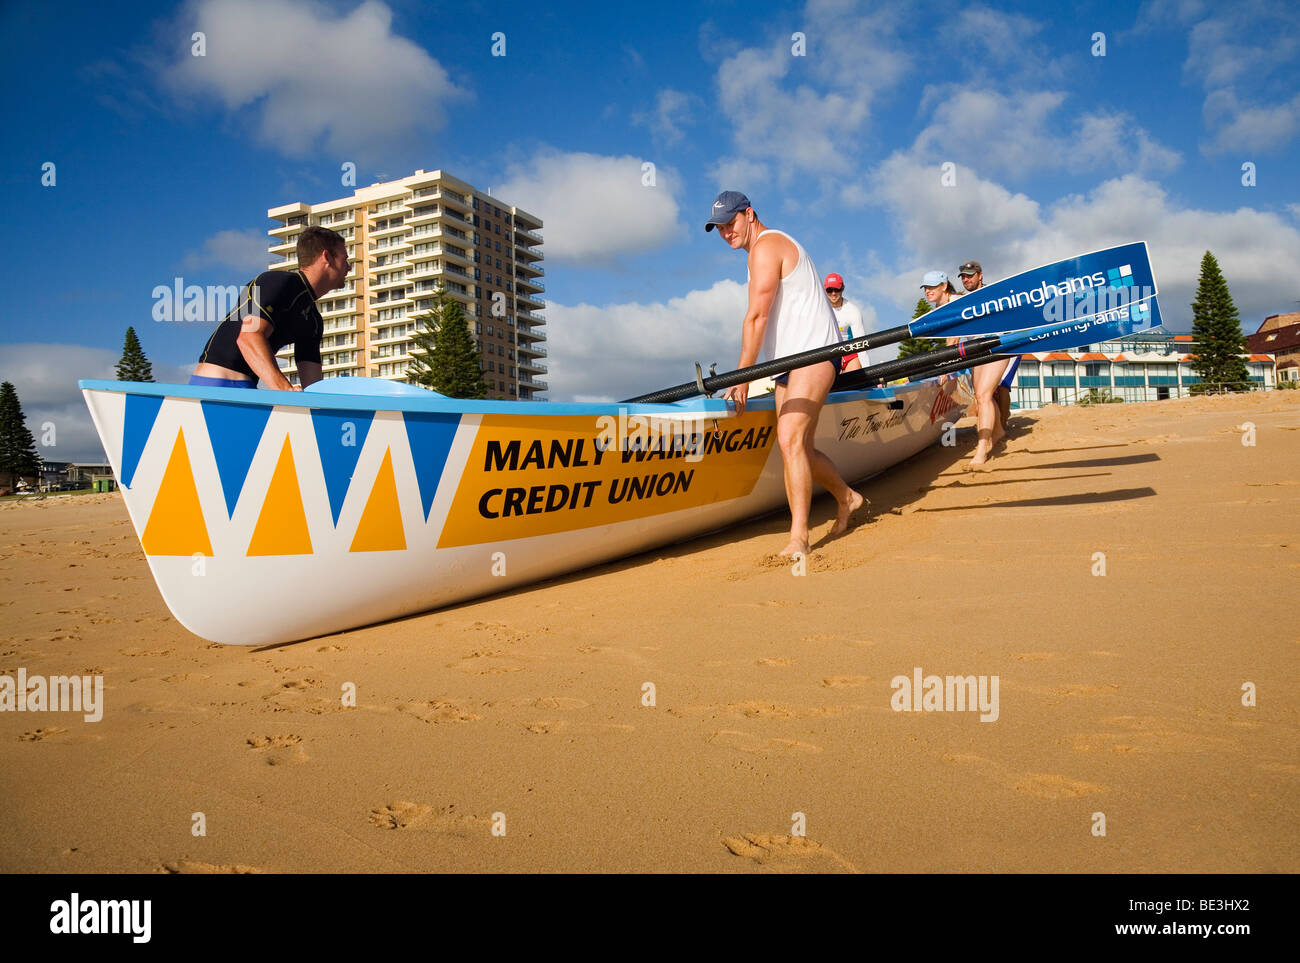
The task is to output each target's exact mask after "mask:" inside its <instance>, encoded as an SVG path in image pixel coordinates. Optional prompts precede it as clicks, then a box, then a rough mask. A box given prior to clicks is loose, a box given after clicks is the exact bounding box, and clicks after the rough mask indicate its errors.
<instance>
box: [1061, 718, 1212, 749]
mask: <svg viewBox="0 0 1300 963" xmlns="http://www.w3.org/2000/svg"><path fill="white" fill-rule="evenodd" d="M1102 723H1103V724H1104V725H1107V726H1109V727H1110V731H1108V732H1086V733H1081V734H1080V735H1077V736H1074V737H1073V739H1072V740H1071V745H1072V747H1073V748H1074V750H1075V751H1076V752H1103V751H1104V752H1112V753H1115V754H1116V755H1126V754H1128V753H1130V752H1209V751H1212V750H1216V749H1220V750H1222V749H1231V748H1233V747H1234V746H1236V745H1237V743H1236V742H1235V741H1234V740H1232V739H1225V738H1223V737H1222V736H1213V735H1201V734H1197V733H1194V732H1188V731H1187V729H1186V728H1184V727H1183V726H1181V725H1179V723H1177V722H1176V721H1174V720H1172V719H1161V718H1158V717H1156V716H1110V717H1109V718H1106V719H1103V720H1102Z"/></svg>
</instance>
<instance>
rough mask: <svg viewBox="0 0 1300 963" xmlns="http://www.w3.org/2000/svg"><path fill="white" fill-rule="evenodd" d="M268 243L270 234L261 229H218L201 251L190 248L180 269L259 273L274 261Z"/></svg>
mask: <svg viewBox="0 0 1300 963" xmlns="http://www.w3.org/2000/svg"><path fill="white" fill-rule="evenodd" d="M267 244H268V240H267V235H266V234H264V233H263V232H261V231H257V230H247V231H218V232H217V233H216V234H214V235H212V236H211V237H209V238H208V239H206V240H205V241H204V242H203V246H202V247H201V248H200V249H199V250H197V251H190V252H189V253H188V254H186V255H185V257H183V258H182V259H181V270H183V271H201V270H205V269H207V268H216V267H224V268H233V269H234V270H236V271H238V272H240V273H241V274H260V273H261V272H262V271H265V270H266V266H267V264H268V263H270V261H271V255H270V254H268V253H267V250H266V248H267Z"/></svg>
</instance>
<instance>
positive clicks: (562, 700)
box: [516, 696, 589, 709]
mask: <svg viewBox="0 0 1300 963" xmlns="http://www.w3.org/2000/svg"><path fill="white" fill-rule="evenodd" d="M516 704H519V703H516ZM523 704H524V705H529V706H532V707H533V708H534V709H585V708H586V707H587V706H588V705H589V703H587V702H584V701H583V700H581V699H574V698H571V697H569V696H542V697H541V698H540V699H532V700H523Z"/></svg>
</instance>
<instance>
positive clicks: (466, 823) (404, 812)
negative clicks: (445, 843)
mask: <svg viewBox="0 0 1300 963" xmlns="http://www.w3.org/2000/svg"><path fill="white" fill-rule="evenodd" d="M370 823H371V825H372V826H376V827H378V828H380V829H420V830H425V831H431V832H436V833H443V834H445V835H448V836H457V837H460V838H462V839H468V838H469V837H471V836H481V835H487V834H489V833H490V832H491V831H492V820H491V818H489V817H487V816H473V815H466V814H462V813H458V812H457V811H456V807H455V806H454V805H452V806H443V807H441V808H440V809H434V808H433V807H432V806H426V805H424V804H423V803H414V802H407V801H405V800H400V801H398V802H394V803H389V804H388V805H387V806H384V807H383V808H382V809H372V810H370Z"/></svg>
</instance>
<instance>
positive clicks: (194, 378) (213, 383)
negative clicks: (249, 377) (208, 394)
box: [190, 375, 257, 388]
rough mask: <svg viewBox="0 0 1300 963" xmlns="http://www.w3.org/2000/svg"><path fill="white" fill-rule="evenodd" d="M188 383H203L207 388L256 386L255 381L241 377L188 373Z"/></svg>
mask: <svg viewBox="0 0 1300 963" xmlns="http://www.w3.org/2000/svg"><path fill="white" fill-rule="evenodd" d="M190 384H192V385H203V386H205V387H207V388H256V387H257V382H256V381H244V380H243V379H242V378H205V377H203V376H202V375H190Z"/></svg>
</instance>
